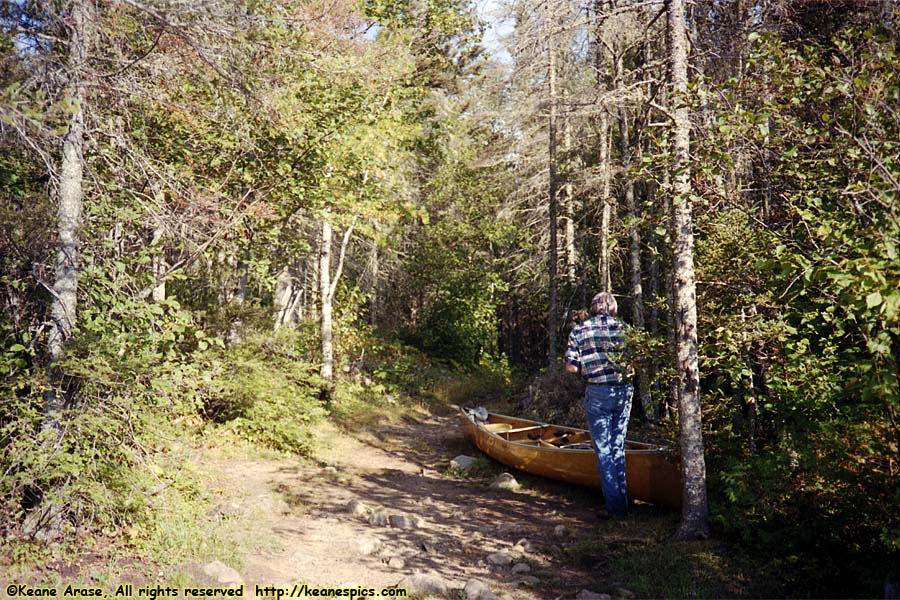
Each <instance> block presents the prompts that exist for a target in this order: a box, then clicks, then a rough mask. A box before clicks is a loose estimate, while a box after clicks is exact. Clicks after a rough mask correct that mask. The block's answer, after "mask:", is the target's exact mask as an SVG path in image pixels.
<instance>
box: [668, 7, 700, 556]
mask: <svg viewBox="0 0 900 600" xmlns="http://www.w3.org/2000/svg"><path fill="white" fill-rule="evenodd" d="M668 30H669V58H670V61H671V62H670V66H671V76H672V84H673V85H672V87H673V92H674V98H673V100H674V102H673V105H674V106H673V108H674V121H675V123H674V128H673V138H674V139H673V141H674V148H673V150H674V158H675V160H674V163H675V164H674V176H675V186H674V192H675V194H674V196H675V197H674V199H673V205H674V206H673V213H674V214H673V229H674V233H673V239H674V246H675V248H674V258H675V326H676V340H677V341H676V344H677V356H676V360H677V363H676V365H675V368H676V372H677V373H678V375H679V388H680V390H679V391H680V394H679V406H678V422H679V432H680V436H681V467H682V489H683V506H682V513H681V525H680V526H679V528H678V531H677V532H676V534H675V537H676V539H679V540H689V539H698V538H705V537H708V536H709V524H708V522H707V514H708V512H709V509H708V506H707V499H706V461H705V458H704V453H703V434H702V428H701V425H702V422H701V415H700V373H699V368H698V362H697V297H696V289H695V284H694V236H693V230H692V223H691V218H692V217H691V198H690V197H691V180H690V162H689V159H690V127H691V124H690V108H689V105H688V101H687V98H688V76H687V43H688V42H687V31H686V28H685V18H684V0H668Z"/></svg>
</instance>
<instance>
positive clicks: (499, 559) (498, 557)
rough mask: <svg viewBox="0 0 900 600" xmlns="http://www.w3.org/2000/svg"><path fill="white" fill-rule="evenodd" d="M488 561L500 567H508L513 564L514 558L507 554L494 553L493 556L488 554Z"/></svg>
mask: <svg viewBox="0 0 900 600" xmlns="http://www.w3.org/2000/svg"><path fill="white" fill-rule="evenodd" d="M487 561H488V562H489V563H491V564H492V565H497V566H498V567H508V566H509V565H511V564H512V561H513V559H512V556H510V555H509V554H506V553H505V552H494V553H493V554H488V556H487Z"/></svg>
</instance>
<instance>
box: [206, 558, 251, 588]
mask: <svg viewBox="0 0 900 600" xmlns="http://www.w3.org/2000/svg"><path fill="white" fill-rule="evenodd" d="M203 572H204V573H205V574H206V575H208V576H209V577H211V578H212V579H213V581H215V582H216V583H217V584H219V585H221V586H223V587H231V586H237V585H240V584H242V583H244V579H243V577H241V575H240V573H238V572H237V571H235V570H234V569H232V568H231V567H229V566H228V565H226V564H225V563H223V562H222V561H219V560H214V561H212V562H211V563H209V564H206V565H204V566H203Z"/></svg>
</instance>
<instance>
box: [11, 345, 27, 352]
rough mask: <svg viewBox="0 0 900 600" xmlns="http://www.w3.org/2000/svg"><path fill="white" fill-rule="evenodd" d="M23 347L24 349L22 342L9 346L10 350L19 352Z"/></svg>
mask: <svg viewBox="0 0 900 600" xmlns="http://www.w3.org/2000/svg"><path fill="white" fill-rule="evenodd" d="M24 349H25V346H23V345H22V344H13V345H12V346H10V347H9V351H10V352H21V351H22V350H24Z"/></svg>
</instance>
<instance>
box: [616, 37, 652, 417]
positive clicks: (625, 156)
mask: <svg viewBox="0 0 900 600" xmlns="http://www.w3.org/2000/svg"><path fill="white" fill-rule="evenodd" d="M623 77H624V66H623V64H622V56H621V54H620V55H619V56H618V57H617V58H616V91H618V92H619V154H621V156H622V170H623V172H624V175H625V183H624V196H625V210H627V211H628V217H629V225H628V232H629V246H628V256H629V262H630V267H631V268H630V271H631V299H632V304H631V318H632V325H633V326H634V328H635V329H640V330H642V329H644V288H643V285H642V282H641V279H642V277H643V274H642V273H641V225H640V215H639V214H638V209H637V202H636V201H635V197H634V187H635V182H634V180H633V179H632V178H631V174H630V173H629V171H630V169H631V155H632V148H631V136H630V134H629V131H628V110H627V108H626V107H625V99H624V95H625V86H624V82H623V81H622V79H623ZM636 376H637V384H638V385H637V388H638V397H639V398H640V400H641V415H642V416H643V418H644V420H645V421H651V420H653V414H654V412H655V411H654V410H653V408H652V401H651V399H650V385H649V383H648V378H647V369H646V368H644V367H638V369H637V373H636Z"/></svg>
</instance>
